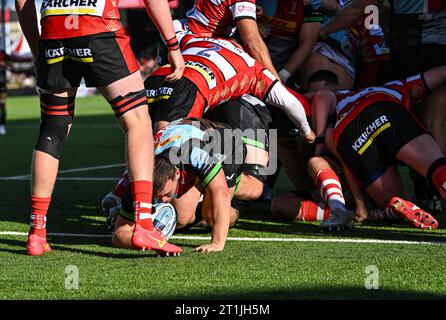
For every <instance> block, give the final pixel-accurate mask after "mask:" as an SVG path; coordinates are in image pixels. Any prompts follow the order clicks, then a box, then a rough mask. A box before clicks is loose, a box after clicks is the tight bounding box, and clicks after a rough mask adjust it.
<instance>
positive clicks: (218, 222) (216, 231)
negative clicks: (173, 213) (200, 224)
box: [194, 170, 231, 253]
mask: <svg viewBox="0 0 446 320" xmlns="http://www.w3.org/2000/svg"><path fill="white" fill-rule="evenodd" d="M202 210H203V211H202V213H203V218H205V219H206V221H207V222H208V224H209V225H210V226H211V227H212V235H211V243H209V244H204V245H201V246H199V247H197V248H195V249H194V251H197V252H205V253H208V252H213V251H222V250H223V249H224V248H225V243H226V238H227V237H228V231H229V225H230V220H231V219H230V218H231V192H230V190H229V189H228V185H227V183H226V178H225V174H224V172H223V170H220V172H219V173H218V174H217V175H216V176H215V177H214V178H213V179H212V181H211V182H210V183H209V184H208V185H207V186H206V189H205V195H204V200H203V209H202Z"/></svg>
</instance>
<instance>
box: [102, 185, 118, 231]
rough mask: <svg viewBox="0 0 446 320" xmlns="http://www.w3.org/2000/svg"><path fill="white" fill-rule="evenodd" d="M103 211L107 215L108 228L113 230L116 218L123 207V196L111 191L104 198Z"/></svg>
mask: <svg viewBox="0 0 446 320" xmlns="http://www.w3.org/2000/svg"><path fill="white" fill-rule="evenodd" d="M101 205H102V211H103V212H104V213H105V214H106V215H107V229H108V231H110V232H113V230H114V229H115V222H116V218H117V217H118V213H119V210H120V209H121V198H120V197H118V196H117V195H115V194H113V193H112V192H110V193H109V194H107V195H106V196H105V197H104V199H102V203H101Z"/></svg>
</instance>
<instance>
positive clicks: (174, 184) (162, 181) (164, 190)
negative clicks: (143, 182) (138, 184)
mask: <svg viewBox="0 0 446 320" xmlns="http://www.w3.org/2000/svg"><path fill="white" fill-rule="evenodd" d="M179 179H180V170H179V169H178V168H177V167H175V166H174V165H173V164H172V163H171V162H170V160H169V159H168V158H167V157H165V156H160V155H157V156H155V166H154V170H153V194H154V196H155V197H156V198H157V199H158V200H159V201H161V202H171V201H172V199H173V198H175V196H176V192H177V188H178V180H179Z"/></svg>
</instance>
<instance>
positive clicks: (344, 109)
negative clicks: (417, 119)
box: [334, 73, 430, 143]
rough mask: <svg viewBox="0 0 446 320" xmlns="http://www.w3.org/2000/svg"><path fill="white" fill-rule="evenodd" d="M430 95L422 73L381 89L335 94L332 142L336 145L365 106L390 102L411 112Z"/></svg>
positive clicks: (393, 82) (346, 91) (387, 84)
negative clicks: (343, 131) (334, 120)
mask: <svg viewBox="0 0 446 320" xmlns="http://www.w3.org/2000/svg"><path fill="white" fill-rule="evenodd" d="M429 93H430V90H429V88H428V87H427V85H426V81H425V80H424V76H423V74H422V73H420V74H417V75H415V76H412V77H409V78H406V79H403V80H396V81H392V82H388V83H386V84H385V85H383V86H381V87H369V88H365V89H360V90H357V91H348V90H344V91H338V92H336V100H337V104H336V125H335V132H334V140H335V142H336V143H337V141H338V139H339V136H340V134H341V132H342V130H344V128H345V127H346V126H347V125H348V124H349V123H350V122H351V121H352V120H353V119H354V118H355V117H356V116H357V115H358V114H359V113H360V112H361V111H362V110H363V109H364V108H365V107H367V106H369V105H371V104H373V103H375V102H379V101H390V102H394V103H396V104H399V105H402V106H404V107H406V108H407V109H408V110H411V108H412V107H413V106H415V105H416V104H417V103H419V102H420V101H421V100H423V99H424V98H425V97H426V96H427V95H428V94H429Z"/></svg>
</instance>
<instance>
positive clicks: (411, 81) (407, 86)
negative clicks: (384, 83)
mask: <svg viewBox="0 0 446 320" xmlns="http://www.w3.org/2000/svg"><path fill="white" fill-rule="evenodd" d="M402 83H403V86H402V93H403V95H405V98H406V99H407V101H408V102H409V105H410V106H411V107H412V106H414V105H416V104H417V103H419V102H421V100H423V99H424V98H425V97H426V96H427V95H429V94H430V93H431V91H430V89H429V88H428V86H427V84H426V80H425V79H424V75H423V74H422V73H419V74H417V75H415V76H412V77H409V78H406V79H404V80H402Z"/></svg>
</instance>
